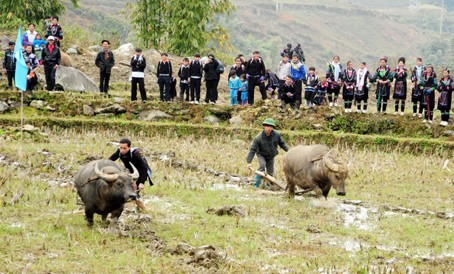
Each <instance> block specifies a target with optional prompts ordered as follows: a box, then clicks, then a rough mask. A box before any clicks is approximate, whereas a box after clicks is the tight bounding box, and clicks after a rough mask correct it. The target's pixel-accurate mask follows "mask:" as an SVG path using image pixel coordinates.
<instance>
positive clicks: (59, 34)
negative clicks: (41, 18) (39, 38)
mask: <svg viewBox="0 0 454 274" xmlns="http://www.w3.org/2000/svg"><path fill="white" fill-rule="evenodd" d="M58 19H59V18H58V16H54V17H52V24H50V25H49V27H47V30H46V35H45V37H46V38H49V37H50V36H52V37H54V40H55V45H56V46H57V47H60V41H61V40H62V39H63V30H62V29H61V26H60V24H58Z"/></svg>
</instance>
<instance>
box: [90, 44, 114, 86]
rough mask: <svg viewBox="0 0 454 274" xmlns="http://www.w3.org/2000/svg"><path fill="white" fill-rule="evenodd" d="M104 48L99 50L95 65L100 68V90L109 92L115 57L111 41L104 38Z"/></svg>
mask: <svg viewBox="0 0 454 274" xmlns="http://www.w3.org/2000/svg"><path fill="white" fill-rule="evenodd" d="M101 44H102V48H103V50H102V51H100V52H98V55H97V56H96V60H95V65H96V66H97V67H98V68H99V91H100V92H101V93H105V94H107V92H108V91H109V81H110V73H111V71H112V67H113V66H114V65H115V58H114V55H113V53H112V51H110V50H109V46H110V42H109V41H108V40H102V42H101Z"/></svg>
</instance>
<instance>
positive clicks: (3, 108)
mask: <svg viewBox="0 0 454 274" xmlns="http://www.w3.org/2000/svg"><path fill="white" fill-rule="evenodd" d="M8 109H9V106H8V104H7V103H5V102H3V101H0V113H4V112H5V111H7V110H8Z"/></svg>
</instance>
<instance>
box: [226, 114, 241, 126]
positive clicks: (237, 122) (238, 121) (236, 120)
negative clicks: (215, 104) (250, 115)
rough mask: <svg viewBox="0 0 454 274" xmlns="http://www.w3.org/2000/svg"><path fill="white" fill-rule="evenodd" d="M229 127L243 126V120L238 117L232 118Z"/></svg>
mask: <svg viewBox="0 0 454 274" xmlns="http://www.w3.org/2000/svg"><path fill="white" fill-rule="evenodd" d="M229 122H230V125H232V126H235V127H238V126H243V125H244V120H243V118H242V117H241V116H240V115H236V116H233V117H232V118H230V119H229Z"/></svg>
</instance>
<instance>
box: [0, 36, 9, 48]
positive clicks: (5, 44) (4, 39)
mask: <svg viewBox="0 0 454 274" xmlns="http://www.w3.org/2000/svg"><path fill="white" fill-rule="evenodd" d="M9 41H11V39H9V37H8V36H6V35H3V36H2V38H1V39H0V45H1V46H2V50H7V49H8V48H9V45H8V43H9Z"/></svg>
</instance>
